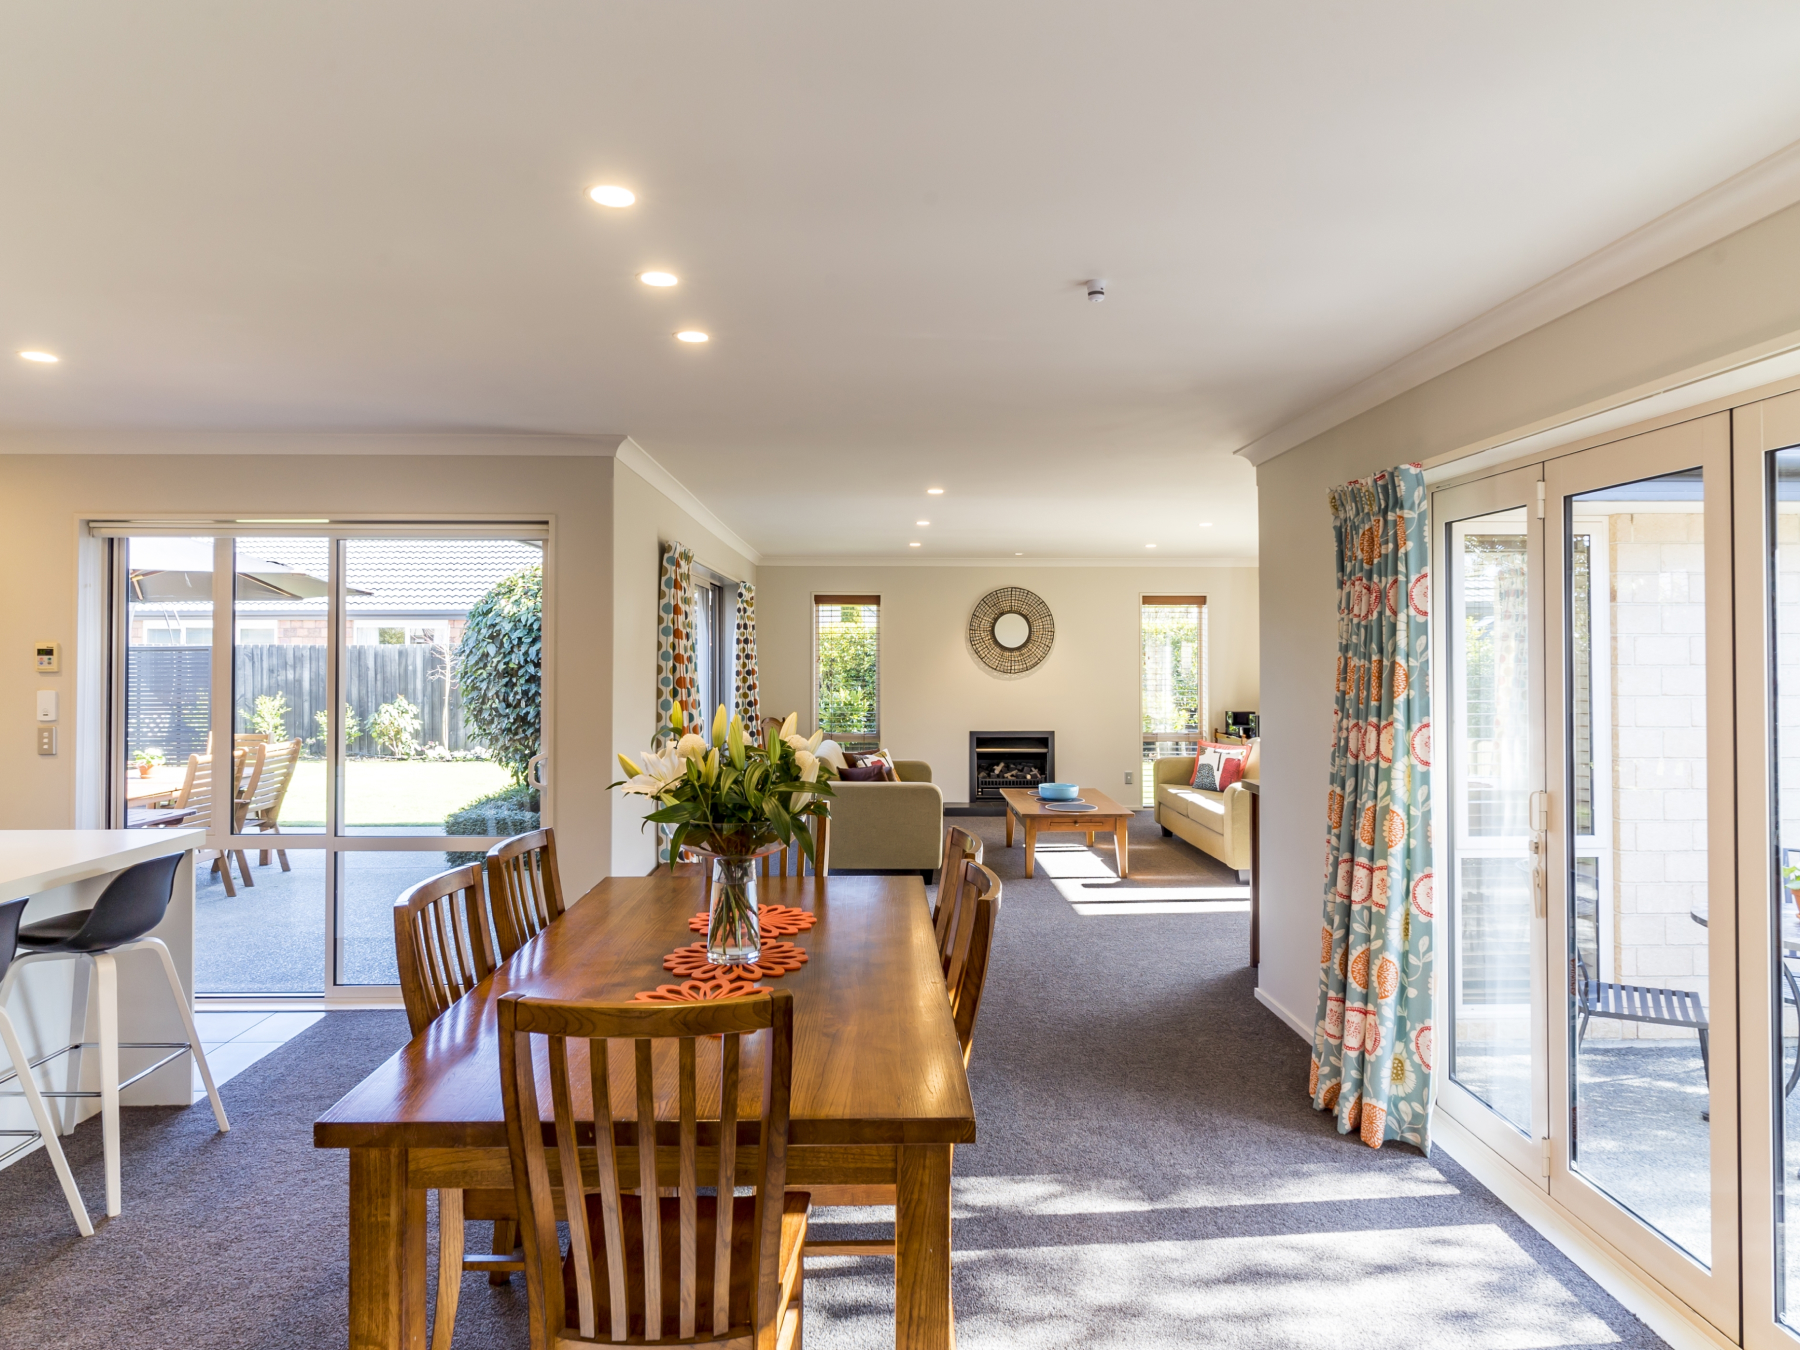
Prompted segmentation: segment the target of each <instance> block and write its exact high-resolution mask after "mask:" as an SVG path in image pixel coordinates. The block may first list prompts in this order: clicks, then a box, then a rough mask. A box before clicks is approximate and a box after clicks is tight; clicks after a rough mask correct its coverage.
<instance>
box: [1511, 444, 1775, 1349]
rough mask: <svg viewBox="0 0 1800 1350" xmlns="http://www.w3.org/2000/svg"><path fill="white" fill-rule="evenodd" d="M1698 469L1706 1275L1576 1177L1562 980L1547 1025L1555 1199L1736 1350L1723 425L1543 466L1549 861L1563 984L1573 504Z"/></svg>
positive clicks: (1728, 540) (1730, 735)
mask: <svg viewBox="0 0 1800 1350" xmlns="http://www.w3.org/2000/svg"><path fill="white" fill-rule="evenodd" d="M1695 466H1699V467H1700V468H1701V469H1702V470H1703V471H1704V474H1705V481H1706V484H1707V488H1706V492H1705V496H1704V499H1703V508H1702V509H1703V513H1704V514H1703V519H1704V522H1705V544H1704V548H1705V571H1706V583H1705V585H1706V615H1707V620H1706V631H1705V654H1706V665H1705V669H1706V672H1707V680H1706V719H1707V728H1708V750H1707V801H1708V803H1709V807H1708V811H1707V894H1708V897H1709V913H1708V920H1709V927H1708V930H1707V939H1708V941H1707V953H1708V963H1707V971H1708V995H1709V1000H1710V1012H1709V1022H1710V1024H1711V1025H1710V1035H1711V1055H1710V1060H1711V1073H1710V1109H1711V1116H1712V1120H1711V1129H1710V1172H1711V1178H1710V1179H1711V1198H1712V1215H1711V1218H1712V1223H1711V1231H1712V1244H1711V1246H1712V1251H1711V1257H1712V1263H1711V1267H1710V1269H1709V1268H1707V1267H1705V1266H1702V1265H1700V1264H1699V1263H1698V1262H1697V1261H1696V1260H1695V1259H1694V1258H1692V1257H1690V1256H1688V1255H1687V1254H1686V1253H1685V1252H1683V1251H1681V1250H1680V1249H1679V1248H1678V1247H1676V1246H1675V1245H1673V1243H1671V1242H1669V1241H1668V1240H1666V1239H1665V1238H1663V1237H1661V1236H1660V1235H1659V1234H1658V1233H1657V1232H1655V1231H1654V1230H1653V1229H1651V1228H1649V1227H1648V1226H1647V1225H1646V1224H1644V1223H1642V1222H1641V1221H1640V1220H1638V1219H1637V1218H1636V1217H1635V1216H1633V1215H1632V1214H1631V1213H1630V1212H1629V1211H1627V1210H1626V1209H1625V1208H1624V1207H1623V1206H1622V1205H1620V1204H1619V1203H1618V1202H1617V1201H1615V1200H1613V1199H1612V1198H1611V1197H1610V1196H1608V1195H1607V1194H1606V1193H1605V1192H1604V1191H1602V1190H1600V1189H1599V1187H1597V1186H1596V1185H1595V1184H1594V1183H1592V1182H1590V1181H1588V1180H1587V1179H1586V1178H1585V1177H1584V1176H1583V1175H1582V1174H1581V1173H1580V1172H1579V1171H1578V1170H1576V1169H1575V1168H1574V1167H1572V1166H1571V1130H1572V1121H1571V1109H1570V1108H1571V1102H1572V1092H1571V1089H1572V1086H1573V1085H1572V1082H1571V1066H1572V1063H1573V1058H1572V1057H1573V1051H1574V1045H1573V1031H1574V1027H1573V1022H1574V1019H1573V1018H1572V1017H1571V1016H1569V1015H1567V998H1568V995H1567V993H1566V992H1565V991H1566V988H1567V980H1566V979H1558V978H1551V979H1550V980H1549V981H1548V987H1549V988H1552V989H1557V990H1558V993H1559V998H1558V1004H1559V1006H1558V1008H1557V1009H1556V1010H1555V1012H1554V1014H1553V1015H1551V1016H1550V1017H1549V1018H1548V1019H1547V1020H1548V1029H1549V1054H1548V1067H1549V1099H1550V1101H1551V1102H1552V1103H1554V1104H1555V1105H1556V1109H1554V1110H1553V1111H1552V1112H1551V1115H1550V1121H1549V1125H1550V1140H1551V1149H1550V1194H1551V1196H1552V1198H1553V1199H1555V1200H1556V1201H1557V1202H1558V1203H1559V1204H1561V1205H1562V1206H1564V1207H1565V1208H1566V1209H1567V1210H1568V1211H1569V1212H1570V1213H1571V1214H1572V1215H1574V1216H1575V1217H1576V1218H1578V1219H1579V1220H1581V1222H1583V1223H1584V1224H1586V1225H1587V1226H1588V1227H1589V1228H1590V1229H1591V1230H1592V1231H1593V1232H1595V1233H1596V1234H1597V1235H1599V1236H1600V1237H1602V1238H1603V1239H1604V1240H1605V1241H1607V1242H1608V1243H1610V1244H1612V1245H1613V1246H1614V1247H1616V1248H1617V1249H1618V1250H1619V1252H1620V1253H1622V1254H1623V1255H1625V1256H1626V1257H1627V1258H1628V1259H1629V1260H1630V1261H1632V1262H1633V1263H1634V1264H1635V1265H1637V1266H1638V1267H1639V1268H1641V1269H1642V1270H1643V1271H1645V1272H1646V1273H1647V1274H1648V1275H1649V1276H1650V1277H1651V1278H1652V1279H1654V1280H1655V1281H1656V1282H1657V1283H1659V1284H1660V1285H1661V1286H1662V1287H1663V1288H1664V1289H1666V1290H1668V1291H1669V1292H1671V1293H1673V1294H1674V1295H1675V1296H1676V1297H1678V1298H1680V1299H1681V1300H1682V1301H1683V1302H1685V1303H1686V1304H1687V1305H1688V1306H1689V1307H1691V1308H1693V1309H1694V1310H1695V1311H1696V1312H1698V1313H1699V1314H1700V1315H1701V1316H1702V1317H1704V1318H1705V1319H1706V1320H1707V1321H1708V1322H1710V1323H1712V1325H1713V1326H1715V1327H1717V1328H1719V1329H1720V1330H1721V1331H1723V1332H1724V1333H1725V1334H1726V1335H1727V1336H1729V1337H1731V1338H1732V1339H1733V1340H1736V1339H1737V1338H1738V1334H1739V1326H1740V1316H1739V1311H1740V1306H1739V1299H1740V1281H1739V1271H1740V1265H1739V1260H1740V1247H1739V1214H1738V1192H1739V1187H1738V1163H1739V1159H1738V1072H1737V1067H1738V1049H1739V1047H1738V1038H1737V1034H1736V1029H1737V1020H1738V1019H1737V1015H1736V1014H1737V1007H1738V1003H1737V998H1738V980H1737V962H1738V950H1737V937H1738V934H1737V924H1736V922H1735V917H1736V916H1735V910H1736V904H1735V900H1736V895H1737V842H1736V833H1737V826H1736V819H1735V815H1736V813H1735V811H1734V809H1733V803H1734V801H1735V798H1736V786H1737V784H1736V777H1737V753H1736V746H1735V745H1734V728H1735V727H1736V725H1737V724H1736V719H1735V716H1734V707H1735V704H1736V702H1737V698H1736V691H1735V689H1734V687H1733V686H1734V678H1735V676H1734V667H1733V653H1732V640H1733V628H1734V624H1733V608H1732V604H1733V580H1732V537H1733V536H1732V506H1733V500H1732V496H1733V494H1732V464H1731V437H1730V418H1729V415H1728V414H1726V413H1715V414H1712V415H1710V416H1707V417H1701V418H1696V419H1694V420H1691V421H1688V422H1682V423H1678V424H1676V425H1674V426H1669V427H1664V428H1662V429H1661V430H1657V431H1651V432H1645V433H1643V434H1642V435H1638V436H1632V437H1627V438H1625V439H1622V440H1619V441H1613V442H1610V443H1607V444H1605V445H1600V446H1595V447H1593V448H1591V449H1587V450H1582V451H1579V452H1576V453H1573V454H1569V455H1565V456H1561V457H1559V458H1555V459H1551V460H1548V461H1546V463H1545V466H1544V479H1545V494H1546V509H1545V529H1544V563H1545V566H1544V576H1545V578H1546V584H1545V596H1546V599H1547V600H1548V601H1549V603H1548V605H1547V608H1546V620H1547V622H1546V624H1545V637H1546V644H1545V646H1546V652H1547V655H1548V658H1549V660H1548V662H1547V665H1546V669H1547V670H1548V671H1550V672H1553V673H1554V679H1555V687H1556V689H1557V692H1558V705H1559V706H1558V707H1557V709H1556V714H1555V716H1553V717H1549V718H1548V719H1547V726H1546V730H1547V732H1548V736H1549V741H1548V753H1547V755H1546V762H1547V763H1548V764H1549V765H1551V766H1554V767H1553V770H1552V773H1551V780H1552V781H1551V783H1550V785H1549V786H1550V811H1549V821H1548V825H1549V836H1548V850H1547V857H1548V858H1549V859H1551V860H1552V865H1551V866H1549V867H1548V868H1547V873H1548V881H1549V886H1548V897H1547V899H1548V909H1549V932H1550V933H1553V934H1555V935H1556V938H1557V940H1556V942H1555V944H1554V945H1555V948H1556V950H1555V952H1554V954H1553V955H1552V957H1551V959H1552V960H1553V961H1555V962H1556V970H1555V971H1554V972H1551V971H1547V972H1546V974H1547V975H1561V974H1562V966H1563V965H1564V962H1565V960H1566V957H1565V955H1564V953H1565V951H1566V945H1567V941H1568V934H1569V932H1570V928H1571V925H1572V924H1573V922H1574V917H1575V916H1574V903H1573V902H1574V896H1573V885H1572V882H1573V874H1574V862H1575V858H1576V849H1575V846H1574V845H1575V841H1574V840H1572V839H1571V838H1570V835H1569V829H1568V823H1569V807H1568V802H1569V795H1570V792H1571V776H1572V765H1573V759H1572V753H1573V747H1572V745H1571V744H1570V740H1571V738H1570V732H1569V718H1568V716H1567V709H1568V707H1569V683H1568V681H1569V671H1570V653H1569V651H1568V641H1567V634H1568V627H1567V623H1568V603H1569V593H1568V576H1569V571H1568V556H1567V554H1568V550H1567V547H1566V540H1567V537H1568V531H1569V526H1570V522H1571V520H1572V514H1571V513H1572V509H1573V508H1572V503H1571V500H1570V499H1571V498H1572V497H1574V496H1576V495H1578V494H1580V493H1584V492H1590V491H1595V490H1598V489H1602V488H1607V487H1612V486H1615V485H1620V484H1626V483H1632V482H1636V481H1639V480H1642V479H1645V478H1651V477H1655V476H1658V475H1661V474H1667V473H1674V472H1678V471H1680V470H1683V469H1689V468H1693V467H1695Z"/></svg>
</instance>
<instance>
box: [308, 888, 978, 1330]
mask: <svg viewBox="0 0 1800 1350" xmlns="http://www.w3.org/2000/svg"><path fill="white" fill-rule="evenodd" d="M701 884H702V883H701V879H700V878H699V877H696V876H688V875H671V874H670V872H669V871H668V870H667V869H666V868H665V869H659V870H658V871H657V872H655V873H653V874H652V875H651V876H648V877H641V878H629V877H615V878H609V879H608V880H606V881H602V882H601V883H600V884H599V885H598V886H596V887H595V888H594V889H593V890H591V891H589V892H588V894H587V895H586V896H584V897H583V898H582V899H581V900H580V901H579V902H578V903H576V904H575V905H573V906H571V907H570V909H569V911H568V912H567V913H566V914H564V915H563V916H562V917H561V918H560V919H558V920H556V921H555V922H553V923H552V924H551V925H550V926H549V927H548V928H546V929H545V930H544V931H543V932H542V933H540V934H539V935H538V936H537V937H535V938H533V939H532V940H531V941H530V942H528V943H526V944H525V946H524V947H522V948H520V949H519V951H518V952H516V953H515V954H514V955H513V957H512V958H511V959H510V960H508V961H507V962H506V963H505V964H503V965H502V966H501V967H500V969H499V970H498V971H497V972H495V974H494V975H492V976H490V977H489V978H488V979H486V980H484V981H483V982H482V983H481V984H479V985H478V986H476V988H475V989H474V990H473V991H472V992H471V993H470V994H469V995H467V996H466V997H465V998H463V999H461V1000H459V1001H458V1002H457V1003H456V1004H455V1005H453V1006H452V1007H451V1008H450V1010H449V1011H448V1012H446V1013H445V1014H444V1015H443V1016H442V1017H440V1018H439V1019H438V1020H437V1021H436V1022H434V1023H433V1024H432V1025H431V1026H430V1027H428V1028H427V1029H426V1030H425V1031H424V1032H422V1033H421V1034H420V1035H419V1036H417V1037H415V1038H414V1039H413V1040H412V1041H411V1042H410V1043H409V1044H408V1045H406V1046H405V1047H404V1048H403V1049H401V1050H400V1051H398V1052H397V1053H396V1054H394V1056H393V1057H392V1058H390V1059H389V1060H388V1061H387V1062H386V1063H385V1064H383V1065H381V1067H379V1068H378V1069H376V1070H375V1071H374V1072H373V1073H371V1074H370V1075H369V1076H368V1077H367V1078H365V1079H364V1080H363V1081H362V1082H361V1083H360V1084H358V1085H357V1086H356V1087H355V1088H353V1089H352V1090H351V1091H350V1092H349V1094H347V1095H346V1096H345V1097H344V1098H343V1099H342V1100H341V1101H339V1102H338V1103H337V1105H335V1106H333V1107H332V1108H331V1110H330V1111H328V1112H326V1114H325V1115H324V1116H322V1117H321V1118H320V1119H319V1120H318V1121H317V1123H316V1124H315V1125H314V1127H313V1143H314V1145H315V1146H316V1147H318V1148H343V1149H348V1150H350V1215H349V1222H350V1345H351V1346H352V1347H356V1348H357V1350H361V1347H383V1348H384V1350H387V1348H395V1347H407V1348H408V1350H414V1348H417V1350H423V1347H424V1345H425V1341H426V1336H427V1324H426V1320H425V1290H426V1281H425V1194H426V1192H427V1191H428V1190H433V1189H439V1188H448V1189H510V1188H511V1187H512V1166H511V1162H510V1160H509V1158H508V1154H507V1149H506V1125H505V1118H504V1116H503V1114H502V1109H501V1101H500V1052H499V1045H498V1029H497V1023H496V1015H495V1011H494V1004H495V1000H496V999H497V998H498V997H499V996H500V995H501V994H502V993H505V992H507V991H509V990H523V991H526V992H529V993H532V994H536V995H540V996H542V997H546V998H563V999H576V998H584V999H600V1000H610V1001H627V1000H629V999H631V997H632V996H633V995H634V994H636V993H638V992H639V991H641V990H648V989H654V988H655V987H657V986H658V985H662V984H671V983H675V982H676V978H675V976H673V975H671V974H669V973H668V972H667V971H665V970H664V969H663V965H662V960H663V957H664V956H665V955H667V954H668V953H669V952H671V951H673V950H674V949H675V948H677V947H680V946H685V945H687V944H689V943H691V942H694V941H696V940H698V937H699V935H698V934H696V933H693V932H691V931H690V930H689V928H688V921H689V920H690V919H691V918H692V917H693V915H694V914H696V913H697V912H698V911H699V909H700V908H701V899H700V897H701ZM761 899H762V902H763V903H764V904H783V905H793V906H797V907H799V908H802V909H808V910H811V911H813V912H814V913H816V914H817V915H818V916H819V918H818V922H817V923H816V924H815V925H814V926H813V927H812V928H811V929H809V930H807V931H805V932H803V933H801V934H799V935H798V936H797V937H795V938H793V939H791V940H792V941H794V942H796V943H797V944H798V945H800V946H801V947H803V948H804V949H805V950H806V952H807V955H808V959H807V961H806V964H804V965H803V966H801V967H800V968H799V969H798V970H795V971H792V972H790V973H789V974H787V975H785V976H782V977H781V978H779V979H768V978H766V977H765V979H764V980H763V981H762V983H763V986H764V987H765V988H779V989H787V990H790V991H792V993H793V994H794V1069H793V1098H792V1119H793V1124H792V1130H791V1133H790V1136H789V1152H788V1184H789V1185H790V1186H791V1187H793V1188H795V1189H804V1188H805V1187H806V1186H808V1185H817V1186H825V1185H832V1186H882V1185H886V1186H896V1187H897V1188H898V1204H897V1206H896V1224H895V1241H896V1244H897V1255H896V1258H895V1263H894V1279H895V1286H896V1289H895V1306H894V1320H895V1331H896V1344H897V1345H899V1346H903V1347H920V1348H921V1350H949V1347H950V1346H951V1345H952V1344H953V1331H952V1326H951V1312H950V1162H951V1150H952V1148H953V1146H954V1145H956V1144H966V1143H971V1142H973V1141H974V1139H975V1107H974V1102H973V1100H972V1099H971V1097H970V1095H969V1081H968V1077H967V1075H966V1074H965V1073H964V1071H963V1063H962V1051H961V1049H960V1047H959V1046H958V1044H957V1040H956V1028H955V1026H954V1025H953V1024H952V1022H951V1018H950V1005H949V1001H948V1000H947V999H946V998H945V996H944V978H943V970H942V966H941V965H940V964H939V958H938V951H937V940H936V936H935V934H934V933H933V931H932V924H931V914H930V910H929V908H928V907H927V905H926V903H925V893H924V886H923V883H921V881H920V880H919V878H918V877H916V876H904V877H831V878H828V879H825V880H823V881H821V880H820V879H819V878H816V877H806V878H800V877H782V878H767V879H765V880H764V881H763V882H762V895H761ZM757 1039H760V1038H753V1040H752V1041H751V1042H749V1043H747V1044H746V1046H745V1052H744V1053H745V1064H744V1070H743V1081H744V1084H745V1092H746V1094H747V1098H746V1105H745V1109H746V1111H747V1112H748V1111H749V1108H748V1104H747V1103H748V1099H749V1097H753V1096H754V1095H755V1094H756V1093H757V1092H759V1091H760V1084H761V1073H760V1070H759V1069H755V1068H753V1066H754V1064H755V1058H754V1057H755V1056H756V1055H758V1054H760V1049H761V1047H760V1045H757V1044H756V1043H755V1041H756V1040H757ZM539 1074H540V1078H541V1079H542V1082H541V1084H540V1093H539V1096H540V1100H541V1101H542V1102H543V1103H544V1104H545V1105H544V1110H545V1112H546V1113H548V1111H549V1109H550V1108H549V1103H550V1101H551V1096H550V1090H549V1086H548V1077H547V1074H546V1072H545V1070H544V1068H543V1067H542V1066H541V1065H540V1068H539ZM666 1077H667V1079H668V1081H664V1078H665V1076H664V1075H659V1076H658V1083H657V1107H658V1111H657V1114H658V1116H659V1117H665V1116H667V1117H669V1118H672V1117H673V1116H674V1115H675V1113H676V1103H675V1102H674V1101H673V1092H674V1083H673V1075H672V1074H671V1075H666ZM619 1095H620V1096H626V1095H627V1094H619ZM574 1108H575V1116H576V1119H577V1120H588V1121H591V1120H592V1119H593V1112H592V1107H591V1103H590V1099H589V1097H588V1093H587V1085H586V1081H585V1078H584V1079H582V1081H580V1082H579V1083H577V1084H576V1086H575V1101H574ZM614 1111H615V1112H616V1113H617V1114H618V1116H619V1119H618V1122H617V1125H616V1141H617V1145H618V1147H619V1148H620V1149H621V1150H622V1151H621V1152H620V1154H619V1156H620V1157H621V1158H631V1157H633V1156H635V1155H634V1152H633V1150H634V1149H635V1147H636V1134H635V1109H634V1107H633V1105H632V1102H631V1101H630V1100H628V1099H627V1100H623V1101H621V1100H618V1099H617V1098H616V1099H615V1102H614ZM545 1119H546V1121H547V1122H548V1121H549V1116H548V1114H546V1116H545ZM749 1119H751V1120H754V1119H755V1114H753V1113H752V1114H749ZM583 1152H584V1153H585V1152H589V1151H588V1150H583ZM740 1158H742V1159H743V1163H742V1165H743V1166H745V1167H748V1166H750V1164H751V1160H752V1159H751V1156H750V1155H749V1154H748V1153H742V1154H740ZM634 1165H635V1164H634ZM746 1179H748V1178H747V1174H746ZM626 1180H627V1184H628V1185H631V1186H635V1185H636V1181H635V1174H633V1176H632V1177H630V1178H627V1179H626Z"/></svg>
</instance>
